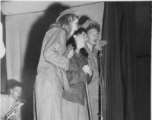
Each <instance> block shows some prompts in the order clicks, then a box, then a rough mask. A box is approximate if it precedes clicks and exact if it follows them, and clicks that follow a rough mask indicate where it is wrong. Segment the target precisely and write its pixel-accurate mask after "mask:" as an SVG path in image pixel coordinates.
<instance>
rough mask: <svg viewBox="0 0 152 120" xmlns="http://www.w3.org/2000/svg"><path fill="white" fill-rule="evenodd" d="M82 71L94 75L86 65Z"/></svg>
mask: <svg viewBox="0 0 152 120" xmlns="http://www.w3.org/2000/svg"><path fill="white" fill-rule="evenodd" d="M82 70H83V71H84V73H85V74H89V75H90V76H91V75H92V70H91V68H90V67H89V66H88V65H84V66H83V68H82Z"/></svg>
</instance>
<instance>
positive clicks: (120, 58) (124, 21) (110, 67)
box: [103, 2, 136, 120]
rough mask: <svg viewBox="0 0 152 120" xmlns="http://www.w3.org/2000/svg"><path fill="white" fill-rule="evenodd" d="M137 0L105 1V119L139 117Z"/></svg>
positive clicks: (132, 119) (127, 119) (133, 118)
mask: <svg viewBox="0 0 152 120" xmlns="http://www.w3.org/2000/svg"><path fill="white" fill-rule="evenodd" d="M135 25H136V24H135V3H134V2H106V3H105V13H104V23H103V39H105V40H107V42H108V44H107V46H106V47H105V50H104V54H105V67H104V71H105V73H104V78H105V80H106V112H105V114H104V118H106V120H135V118H136V102H135V101H136V95H135V79H136V76H135V75H136V50H135V42H136V36H135V28H136V26H135Z"/></svg>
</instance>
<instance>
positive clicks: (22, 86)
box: [10, 81, 24, 89]
mask: <svg viewBox="0 0 152 120" xmlns="http://www.w3.org/2000/svg"><path fill="white" fill-rule="evenodd" d="M15 87H21V88H22V89H23V88H24V85H23V84H22V83H21V82H18V81H15V82H13V83H12V85H11V86H10V89H13V88H15Z"/></svg>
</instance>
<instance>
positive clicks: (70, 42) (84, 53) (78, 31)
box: [66, 27, 88, 57]
mask: <svg viewBox="0 0 152 120" xmlns="http://www.w3.org/2000/svg"><path fill="white" fill-rule="evenodd" d="M83 32H85V33H87V31H86V29H85V28H83V27H80V28H79V29H78V30H76V31H75V32H74V34H73V35H72V37H71V38H69V39H68V41H67V43H66V46H68V45H72V47H73V49H74V50H76V48H77V46H76V42H75V40H74V37H73V36H74V35H79V34H82V33H83ZM80 53H82V55H83V56H85V57H88V53H87V51H86V50H85V49H84V48H81V49H80Z"/></svg>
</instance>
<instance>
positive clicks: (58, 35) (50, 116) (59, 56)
mask: <svg viewBox="0 0 152 120" xmlns="http://www.w3.org/2000/svg"><path fill="white" fill-rule="evenodd" d="M65 44H66V30H64V29H63V28H61V27H60V26H59V25H56V24H55V25H53V26H52V28H51V29H50V30H48V31H47V32H46V34H45V37H44V40H43V43H42V48H41V54H40V59H39V63H38V68H37V76H36V81H35V86H34V120H62V108H61V105H62V92H63V88H64V89H69V85H68V81H67V77H66V70H68V68H69V59H67V58H66V57H64V56H63V54H64V52H65V51H66V46H65Z"/></svg>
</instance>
